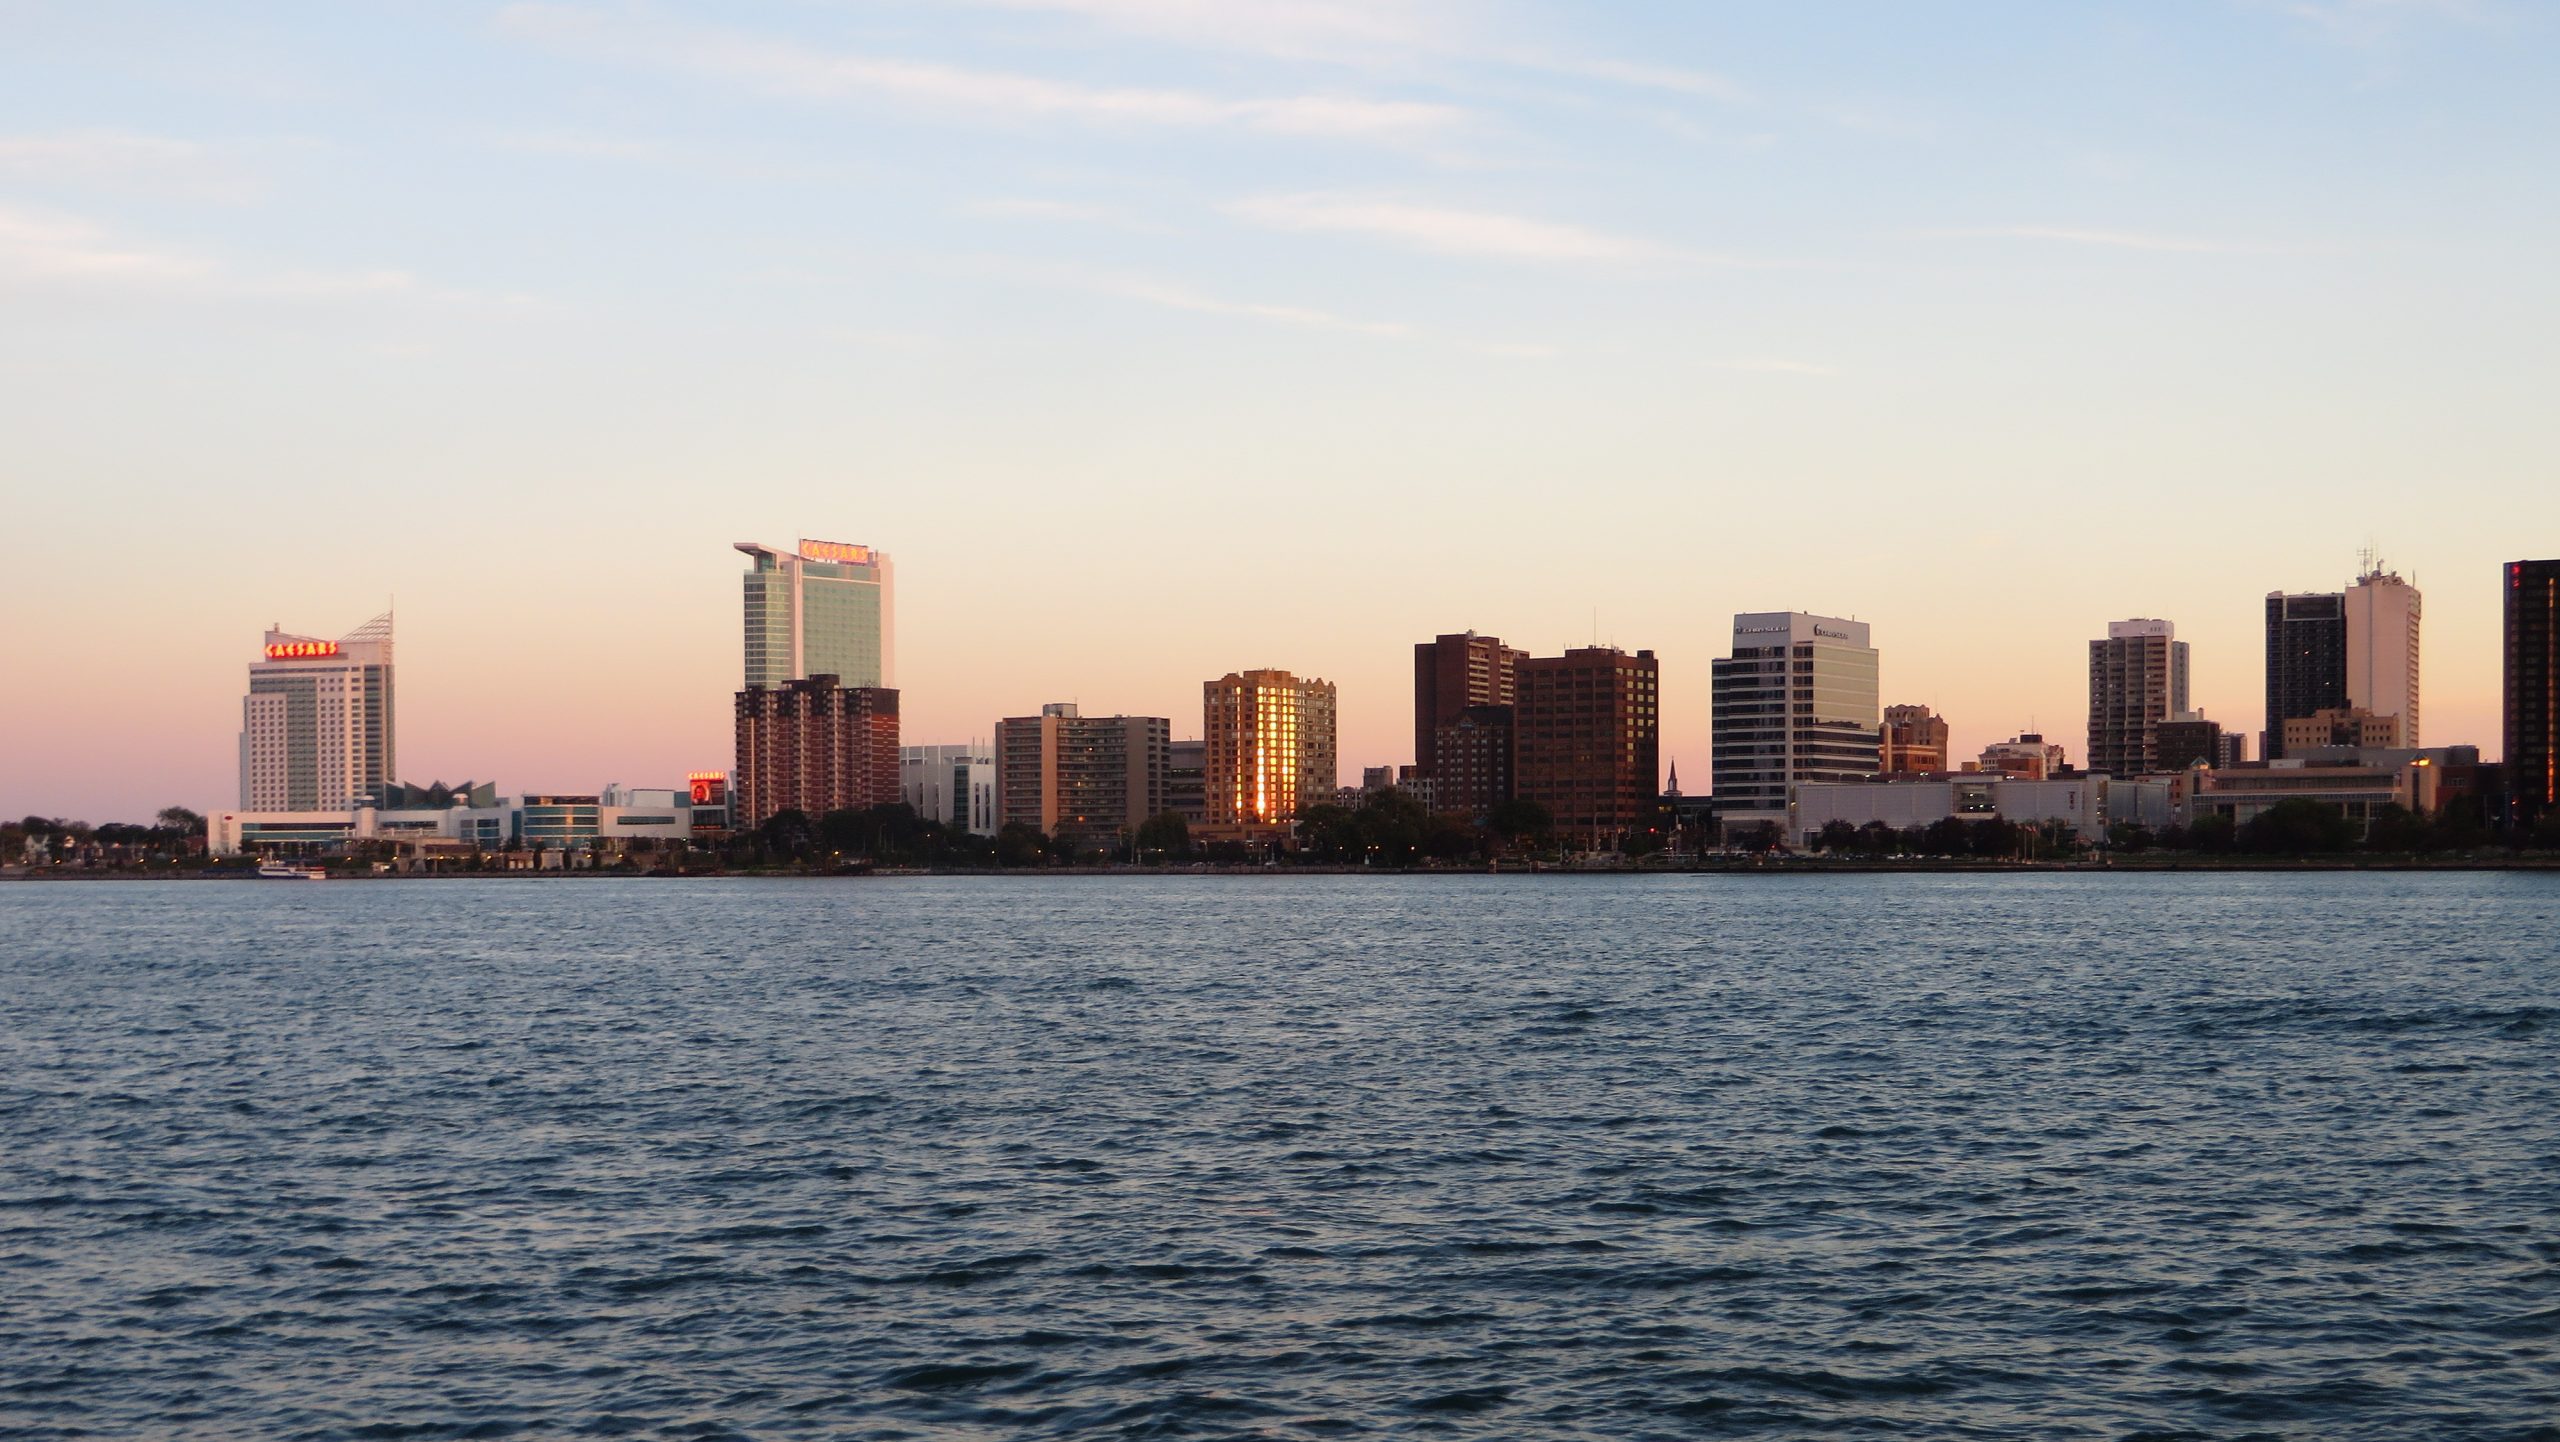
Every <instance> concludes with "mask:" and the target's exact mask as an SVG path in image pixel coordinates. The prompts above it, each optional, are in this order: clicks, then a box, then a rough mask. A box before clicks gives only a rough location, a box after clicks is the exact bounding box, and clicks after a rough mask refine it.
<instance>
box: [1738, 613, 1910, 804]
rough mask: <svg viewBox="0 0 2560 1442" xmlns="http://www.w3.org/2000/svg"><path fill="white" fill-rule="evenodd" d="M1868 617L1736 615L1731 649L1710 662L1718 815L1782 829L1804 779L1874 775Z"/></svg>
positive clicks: (1876, 714) (1878, 716)
mask: <svg viewBox="0 0 2560 1442" xmlns="http://www.w3.org/2000/svg"><path fill="white" fill-rule="evenodd" d="M1877 672H1878V665H1877V654H1876V649H1875V647H1873V646H1870V645H1868V644H1867V623H1866V622H1864V621H1844V620H1841V619H1840V618H1838V617H1836V616H1812V615H1807V614H1806V613H1804V612H1802V611H1750V612H1745V613H1743V614H1741V615H1738V616H1736V617H1734V618H1733V654H1732V655H1731V656H1727V657H1722V658H1719V659H1718V660H1717V661H1716V663H1715V675H1714V686H1713V693H1714V715H1715V735H1714V738H1713V746H1712V748H1711V753H1710V754H1711V755H1712V756H1713V758H1714V764H1715V801H1716V814H1717V815H1718V816H1719V817H1720V818H1722V820H1724V821H1725V822H1726V823H1727V824H1728V825H1736V824H1738V825H1742V826H1750V825H1755V824H1757V823H1759V822H1763V821H1767V822H1775V823H1776V824H1777V825H1778V826H1779V827H1780V828H1781V829H1784V828H1785V826H1786V822H1787V808H1788V804H1789V802H1790V801H1791V800H1792V799H1793V795H1792V788H1793V787H1794V785H1795V783H1797V782H1800V781H1855V780H1857V779H1858V778H1860V777H1862V776H1873V775H1875V774H1876V767H1877V764H1878V760H1879V758H1878V756H1877V746H1878V744H1879V741H1880V733H1881V728H1882V724H1883V714H1882V706H1881V703H1880V692H1879V690H1878V687H1877Z"/></svg>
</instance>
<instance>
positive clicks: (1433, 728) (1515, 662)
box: [1413, 631, 1528, 776]
mask: <svg viewBox="0 0 2560 1442" xmlns="http://www.w3.org/2000/svg"><path fill="white" fill-rule="evenodd" d="M1527 655H1528V653H1527V652H1525V651H1521V650H1517V649H1515V648H1513V647H1510V646H1505V645H1503V644H1502V642H1501V640H1500V639H1499V638H1498V637H1493V636H1479V635H1477V634H1476V633H1475V632H1473V631H1460V632H1456V633H1454V634H1451V635H1446V636H1438V637H1434V638H1433V639H1431V640H1429V641H1422V642H1417V643H1415V645H1414V648H1413V764H1414V765H1415V766H1416V767H1417V768H1419V771H1418V774H1420V775H1423V776H1430V775H1432V774H1434V768H1435V767H1436V766H1437V764H1438V762H1439V755H1438V751H1439V736H1440V732H1441V729H1442V728H1443V727H1446V726H1448V725H1450V724H1452V723H1454V722H1455V721H1456V720H1457V719H1458V713H1460V712H1462V711H1464V710H1466V709H1467V708H1468V707H1470V706H1508V705H1510V704H1511V702H1512V694H1513V686H1514V684H1515V682H1514V679H1513V678H1514V674H1515V672H1516V671H1517V669H1518V667H1519V664H1520V662H1521V660H1522V659H1523V658H1525V657H1526V656H1527Z"/></svg>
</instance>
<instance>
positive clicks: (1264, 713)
mask: <svg viewBox="0 0 2560 1442" xmlns="http://www.w3.org/2000/svg"><path fill="white" fill-rule="evenodd" d="M1200 692H1201V723H1202V725H1201V732H1202V736H1203V739H1205V740H1206V741H1207V743H1208V745H1207V748H1206V763H1207V764H1206V776H1205V789H1206V791H1207V800H1208V806H1207V811H1208V823H1209V825H1211V826H1236V827H1247V828H1250V827H1258V826H1276V825H1281V824H1285V823H1288V822H1292V821H1295V820H1297V818H1298V815H1299V813H1300V812H1302V811H1304V810H1306V809H1307V808H1309V807H1312V806H1319V805H1323V804H1325V803H1328V802H1330V801H1332V800H1333V793H1334V786H1335V782H1336V779H1337V778H1336V777H1335V775H1334V767H1335V750H1334V686H1333V683H1332V682H1330V681H1322V680H1309V681H1301V680H1299V679H1298V678H1297V677H1295V676H1292V675H1290V674H1289V673H1288V672H1286V671H1272V670H1261V671H1234V672H1229V673H1228V674H1227V675H1225V676H1221V677H1219V678H1218V679H1217V680H1215V681H1209V682H1204V683H1203V684H1202V685H1201V688H1200Z"/></svg>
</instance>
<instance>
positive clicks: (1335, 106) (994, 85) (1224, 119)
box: [499, 4, 1465, 139]
mask: <svg viewBox="0 0 2560 1442" xmlns="http://www.w3.org/2000/svg"><path fill="white" fill-rule="evenodd" d="M499 24H500V26H501V27H502V28H503V29H504V30H506V31H507V32H508V33H509V34H512V35H516V36H519V37H521V38H524V39H526V40H530V41H534V42H537V43H540V44H544V45H548V46H551V47H554V48H557V49H561V50H566V51H571V52H575V53H580V54H589V55H596V56H600V57H604V58H609V59H614V60H619V61H623V62H626V63H639V64H647V65H653V66H658V67H662V68H669V69H676V70H682V71H686V72H689V73H693V74H699V75H705V76H710V77H713V78H716V79H721V80H726V81H729V82H732V83H736V84H741V85H746V86H749V87H752V88H754V89H757V90H760V91H763V92H765V93H768V94H775V95H786V96H796V97H800V98H805V99H817V100H883V101H889V102H894V103H899V104H906V105H913V106H921V107H925V108H929V109H935V110H940V111H944V112H948V113H953V114H962V115H973V116H979V117H983V118H989V119H996V120H1004V121H1012V122H1035V121H1055V120H1073V121H1081V122H1087V123H1093V124H1116V125H1129V126H1155V127H1177V128H1194V129H1199V128H1208V129H1221V128H1223V129H1237V130H1250V131H1259V132H1264V133H1268V134H1276V135H1303V136H1320V137H1333V138H1342V139H1353V138H1380V137H1420V136H1424V135H1431V134H1436V133H1440V132H1444V131H1447V130H1449V129H1452V128H1454V127H1455V126H1457V125H1458V124H1459V123H1460V122H1461V121H1463V120H1464V119H1465V113H1464V112H1463V111H1460V110H1458V109H1456V108H1455V107H1452V106H1447V105H1438V104H1431V103H1426V102H1421V101H1406V100H1372V99H1368V98H1365V97H1360V96H1346V95H1286V96H1277V97H1260V98H1234V97H1228V96H1220V95H1212V94H1208V93H1206V92H1202V91H1196V90H1173V89H1150V88H1140V87H1107V86H1091V85H1081V84H1075V83H1072V82H1068V81H1061V80H1051V79H1047V78H1044V77H1041V76H1036V75H1024V74H1019V73H1015V72H1010V71H1001V70H986V69H977V68H972V67H967V66H959V65H946V64H940V63H937V62H933V61H924V60H908V59H900V58H892V57H884V56H874V55H863V54H856V53H852V52H848V51H831V50H820V49H815V48H810V47H806V46H800V45H793V44H788V43H784V42H781V41H775V40H766V39H760V38H756V37H751V36H745V35H740V34H736V33H733V32H727V31H713V30H687V31H679V30H674V29H667V28H660V27H652V26H648V25H642V24H636V23H633V22H631V21H629V20H628V19H626V18H623V17H620V16H608V15H607V14H605V13H603V12H600V11H596V10H589V9H584V8H579V7H574V6H567V5H555V4H518V5H511V6H509V7H507V8H506V9H505V10H503V11H501V12H499Z"/></svg>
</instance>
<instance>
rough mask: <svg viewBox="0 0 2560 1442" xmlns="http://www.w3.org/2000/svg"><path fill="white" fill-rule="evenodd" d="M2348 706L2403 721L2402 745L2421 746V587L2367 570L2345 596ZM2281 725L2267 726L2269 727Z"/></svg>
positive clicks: (2377, 570)
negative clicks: (2419, 590)
mask: <svg viewBox="0 0 2560 1442" xmlns="http://www.w3.org/2000/svg"><path fill="white" fill-rule="evenodd" d="M2345 599H2346V611H2347V704H2348V705H2350V706H2361V707H2363V708H2364V709H2365V710H2367V711H2370V712H2372V713H2373V714H2375V715H2377V716H2397V717H2399V718H2400V744H2401V745H2402V746H2417V745H2419V744H2421V743H2420V741H2419V736H2418V615H2419V610H2420V607H2419V596H2418V588H2417V587H2415V586H2412V585H2410V584H2409V583H2408V582H2406V581H2404V580H2402V579H2400V577H2399V575H2398V574H2397V573H2394V572H2391V571H2385V570H2383V569H2381V568H2380V566H2379V565H2368V566H2367V567H2366V569H2365V573H2364V574H2363V575H2361V576H2358V577H2356V583H2355V584H2354V585H2352V586H2349V587H2348V588H2347V589H2346V592H2345ZM2278 724H2279V723H2278V722H2277V721H2275V720H2273V719H2270V720H2269V721H2268V722H2267V725H2268V726H2269V727H2270V728H2273V727H2275V726H2277V725H2278Z"/></svg>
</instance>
